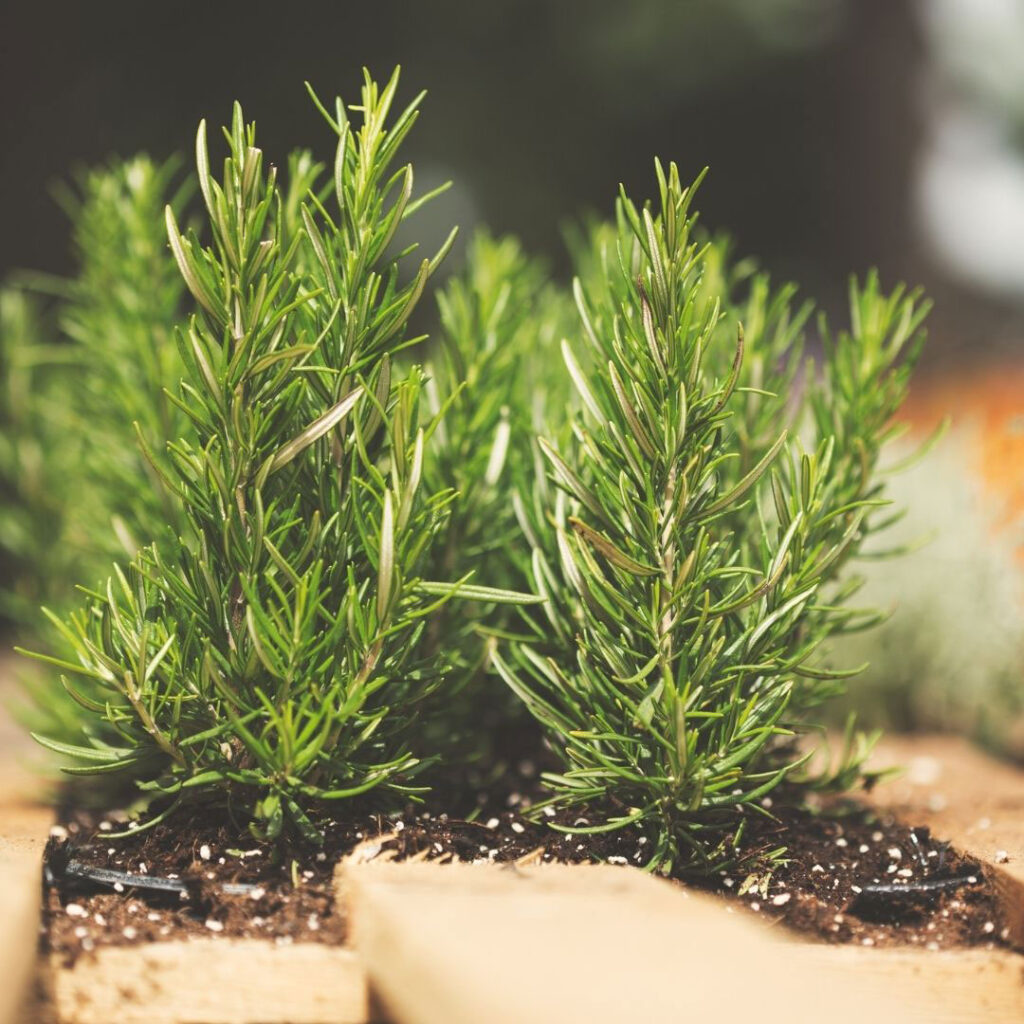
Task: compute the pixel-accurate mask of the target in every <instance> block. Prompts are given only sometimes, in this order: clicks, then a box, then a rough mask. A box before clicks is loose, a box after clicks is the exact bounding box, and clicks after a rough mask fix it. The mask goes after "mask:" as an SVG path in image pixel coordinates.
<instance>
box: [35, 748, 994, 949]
mask: <svg viewBox="0 0 1024 1024" xmlns="http://www.w3.org/2000/svg"><path fill="white" fill-rule="evenodd" d="M518 774H519V777H520V779H521V782H522V786H521V792H520V791H517V790H516V789H515V788H511V789H510V790H508V791H507V792H506V793H505V795H504V798H503V799H502V800H501V801H500V805H496V804H495V803H493V802H492V798H488V797H485V796H484V795H483V793H481V794H480V796H479V798H478V800H477V804H478V806H477V807H476V809H475V810H476V813H474V814H472V815H467V816H468V817H472V818H473V820H464V819H463V818H449V816H448V815H447V814H445V813H437V812H436V811H433V810H430V809H427V808H425V807H422V806H419V807H416V806H410V807H408V808H406V810H405V812H404V813H403V814H401V815H392V816H381V815H379V814H373V813H370V812H368V811H367V812H365V813H355V814H351V815H350V816H349V817H347V818H346V819H344V820H327V821H323V822H321V823H320V826H321V828H322V829H323V832H324V835H325V843H324V846H323V847H322V849H320V850H319V851H313V852H310V851H309V850H308V849H303V850H302V851H296V852H295V853H294V854H292V853H289V852H287V851H285V852H283V853H282V852H281V851H280V850H275V848H274V847H273V846H272V845H269V844H266V843H260V842H257V841H255V840H254V839H253V838H252V837H251V835H249V834H248V832H246V831H245V830H244V829H242V828H240V827H239V826H238V825H235V824H232V823H231V822H230V820H228V819H227V818H226V817H225V816H223V815H214V814H210V813H201V812H194V813H193V814H192V816H191V817H189V816H188V815H186V814H179V815H178V816H177V817H176V818H174V819H173V820H172V821H170V822H168V823H165V824H162V825H158V826H157V827H155V828H153V829H151V830H148V831H145V832H140V834H139V835H137V836H128V837H126V838H123V839H115V838H112V837H111V834H112V833H113V832H118V831H122V830H123V829H124V828H125V824H124V820H123V819H121V820H115V818H95V817H90V816H88V815H86V814H83V813H70V814H65V815H64V816H63V819H64V820H63V824H62V825H59V826H57V827H56V828H55V829H54V835H53V837H52V838H51V841H50V844H49V846H48V847H47V871H48V882H47V884H46V886H45V887H44V896H43V905H44V915H43V925H42V937H41V940H42V945H43V948H44V949H45V950H47V951H51V952H55V953H57V954H60V955H61V956H62V957H63V958H64V959H65V961H66V962H68V963H71V962H73V961H74V960H75V959H76V958H77V957H78V956H79V955H81V954H82V953H89V952H90V951H92V950H95V949H97V948H99V947H101V946H110V945H128V944H133V943H139V942H148V941H154V940H162V939H173V938H185V937H188V936H198V935H203V936H207V937H209V936H211V935H223V936H231V937H250V938H255V937H258V938H265V939H270V940H273V941H276V942H278V943H290V942H326V943H341V942H343V941H344V938H345V932H346V922H345V919H344V914H343V911H342V910H341V908H339V907H338V906H336V905H335V902H334V893H333V884H332V883H333V874H334V867H335V865H336V864H337V862H338V861H339V860H341V859H342V858H343V857H345V856H347V855H350V854H353V852H354V856H356V857H358V858H362V859H373V858H387V859H395V860H402V859H409V858H416V859H424V860H434V861H447V862H450V861H462V862H470V863H507V862H509V861H518V862H520V863H522V864H529V863H538V862H551V861H557V862H562V863H582V862H588V861H595V860H597V861H605V862H607V863H611V864H622V865H625V864H632V865H635V866H642V865H643V864H644V863H645V862H646V861H647V860H648V858H649V854H648V852H647V850H646V849H645V847H646V846H647V840H646V839H645V838H644V837H643V836H642V835H641V834H640V833H639V832H638V831H636V830H635V829H632V828H631V829H626V830H622V831H620V832H617V833H609V834H602V835H587V836H581V835H567V834H564V833H560V832H557V831H555V830H553V829H551V828H550V827H548V825H550V824H552V823H554V824H566V825H585V824H589V822H588V820H587V819H586V817H585V816H581V815H579V814H576V815H573V816H571V817H569V818H564V817H562V816H561V815H557V816H556V815H555V814H550V816H544V817H542V820H541V823H533V822H531V821H529V820H527V818H526V817H524V814H523V812H524V811H525V810H526V808H527V805H528V803H529V797H528V796H524V795H523V793H529V792H530V790H531V789H532V788H533V786H532V783H533V777H534V774H535V773H534V770H533V768H532V765H530V764H529V763H525V764H523V765H521V766H520V769H519V773H518ZM777 799H778V798H777ZM765 804H766V808H765V809H766V810H770V812H771V813H770V815H766V816H764V818H763V819H762V821H761V822H760V823H759V824H758V825H757V826H756V828H755V829H753V830H751V831H750V832H749V833H748V838H747V841H746V842H747V845H748V846H749V848H750V849H751V850H752V851H755V850H762V851H768V850H771V849H775V848H777V847H780V846H785V847H787V850H788V853H787V859H786V861H785V862H784V863H782V864H781V865H778V866H776V867H775V868H774V870H773V871H772V872H771V873H770V875H768V874H766V875H762V876H755V875H749V876H744V875H743V874H742V873H734V874H728V873H722V874H720V875H718V876H716V877H715V878H714V879H712V880H711V881H710V882H708V881H706V880H705V881H702V882H700V883H698V884H699V887H701V888H704V889H710V890H711V891H712V892H715V893H717V894H719V895H720V896H721V897H722V899H723V900H725V901H727V904H728V909H729V910H730V911H733V912H739V913H754V914H757V915H759V916H761V917H765V918H768V919H770V920H772V921H774V922H778V923H781V924H783V925H785V926H789V927H792V928H794V929H796V930H798V931H800V932H803V933H811V934H813V935H815V936H817V937H818V938H820V939H823V940H825V941H827V942H852V943H860V944H863V945H867V946H892V945H916V946H922V947H926V948H929V949H944V948H951V947H958V946H979V945H980V946H984V947H989V948H992V947H995V946H997V945H1001V944H1003V943H1004V941H1005V938H1006V932H1005V930H1004V928H1003V925H1002V923H1001V921H1000V918H999V913H998V906H997V902H996V899H995V895H994V891H993V888H992V885H991V882H990V880H989V879H988V878H987V877H986V875H985V872H984V870H983V869H982V868H981V867H980V866H979V865H977V864H974V863H972V862H969V861H967V860H965V859H964V858H963V857H962V856H960V855H959V854H958V853H957V852H956V851H954V850H951V849H949V848H948V847H947V846H946V844H944V843H942V842H940V841H936V839H935V838H933V837H932V836H930V835H929V834H928V832H927V830H926V829H913V828H911V827H908V826H907V825H904V824H902V823H900V822H898V821H895V820H892V819H886V818H879V817H877V816H876V815H875V814H874V813H873V812H870V811H867V810H865V809H863V808H862V807H858V806H854V805H850V804H837V805H833V806H831V807H829V808H826V809H824V810H820V811H818V812H813V813H812V812H811V811H809V810H807V809H794V808H787V807H772V805H771V801H770V800H766V801H765ZM595 821H596V819H595ZM95 869H103V870H107V871H113V872H119V873H126V874H128V875H131V876H135V877H133V878H132V879H131V880H127V879H123V880H121V881H120V882H118V881H117V880H116V878H117V877H120V876H115V877H113V878H111V877H108V878H106V879H105V880H104V881H103V882H102V883H97V882H96V881H95V880H90V879H88V878H83V877H81V875H82V874H83V873H85V874H88V873H89V872H93V871H95ZM138 876H143V878H145V879H151V880H161V879H163V880H165V881H164V882H163V883H162V884H164V885H169V886H177V887H178V888H179V889H180V890H181V891H162V892H161V891H151V890H149V889H147V888H145V887H144V885H143V884H142V878H140V877H138ZM922 883H923V884H922ZM157 884H161V883H159V882H158V883H157ZM683 884H692V883H687V882H685V881H684V882H683ZM225 886H227V887H228V888H229V891H225ZM231 887H235V889H234V890H232V889H231Z"/></svg>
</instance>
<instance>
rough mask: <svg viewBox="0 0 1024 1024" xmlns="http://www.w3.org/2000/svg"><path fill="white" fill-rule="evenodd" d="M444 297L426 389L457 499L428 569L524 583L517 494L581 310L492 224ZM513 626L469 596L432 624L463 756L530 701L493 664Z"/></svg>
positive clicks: (449, 730)
mask: <svg viewBox="0 0 1024 1024" xmlns="http://www.w3.org/2000/svg"><path fill="white" fill-rule="evenodd" d="M437 303H438V310H439V320H440V324H439V346H438V349H437V352H436V354H435V357H434V358H433V359H432V360H431V362H430V363H429V364H428V366H427V372H428V374H429V381H428V384H427V394H428V397H429V402H430V409H431V411H432V412H433V413H434V414H435V415H436V416H437V417H438V424H437V429H436V430H435V431H434V435H433V438H432V443H431V446H430V456H431V457H430V459H429V460H428V466H427V474H426V478H427V480H428V482H431V483H434V484H435V486H437V487H444V486H447V487H451V488H454V490H455V491H456V495H455V497H454V499H453V502H452V505H451V509H450V514H449V517H448V520H447V522H446V524H445V527H444V530H443V532H442V535H441V537H440V538H439V542H438V543H437V544H435V545H434V546H433V548H432V549H431V551H432V555H431V557H432V565H431V573H432V575H433V576H434V577H435V578H437V579H459V578H462V577H465V576H467V575H469V574H470V573H473V572H475V573H477V574H478V575H479V577H480V578H482V579H486V580H487V581H488V583H490V584H492V585H495V586H499V587H503V588H506V589H510V590H520V589H522V588H523V587H527V586H528V585H529V579H528V576H527V573H526V571H525V570H526V565H525V564H524V562H523V559H522V558H521V557H520V544H519V537H520V532H519V527H518V524H517V522H516V517H515V511H514V507H513V502H512V501H511V500H510V496H511V494H512V493H513V491H514V489H515V488H516V487H517V486H521V485H522V484H523V482H524V481H525V480H526V479H527V478H528V477H529V475H530V474H531V472H532V459H531V454H530V443H531V438H532V437H533V436H534V435H535V434H536V433H537V431H539V430H541V429H543V428H544V426H545V418H546V416H547V410H548V409H549V408H550V409H555V408H558V407H561V409H563V410H564V407H565V403H566V401H567V400H568V398H569V394H568V391H569V389H568V387H567V386H566V381H565V377H564V375H563V374H560V373H557V372H556V373H554V374H552V373H551V372H550V370H551V369H552V367H553V366H557V363H556V360H557V343H558V338H559V337H561V334H562V333H563V332H564V330H565V329H566V328H567V327H568V325H569V323H570V317H571V311H572V306H571V303H570V301H569V300H568V298H567V296H565V295H564V293H563V292H562V291H560V290H559V289H557V288H555V287H554V286H552V285H551V284H549V283H548V281H547V278H546V275H545V274H544V271H543V268H542V267H541V266H540V265H539V264H538V263H536V262H534V261H531V260H530V259H529V258H528V257H527V256H526V254H525V253H524V252H523V250H522V247H521V246H520V244H519V243H518V242H517V241H516V240H515V239H513V238H509V237H506V238H501V239H496V238H493V237H491V236H490V235H488V234H487V233H486V232H479V233H478V234H477V235H476V236H475V237H474V238H473V240H472V242H471V243H470V245H469V248H468V251H467V256H466V269H465V271H464V272H463V273H462V274H459V275H456V276H454V277H452V278H451V279H450V281H449V282H448V283H447V284H446V286H445V287H444V288H443V289H442V290H441V291H439V292H438V295H437ZM443 396H444V397H443ZM561 415H562V416H563V417H564V412H563V413H562V414H561ZM514 626H515V623H514V620H511V619H510V617H509V607H508V606H507V605H496V606H490V607H488V606H486V605H482V604H479V603H466V602H460V603H458V604H451V605H448V606H447V607H446V608H444V609H443V610H441V611H440V613H439V614H438V615H437V616H435V617H434V619H433V621H432V622H431V624H430V627H429V629H428V631H427V635H426V638H425V639H426V642H427V645H428V656H430V657H437V656H440V655H441V654H443V653H445V652H447V654H448V656H450V657H453V658H454V659H455V661H456V664H457V674H456V682H455V685H454V687H453V688H449V690H447V691H446V692H445V694H444V700H445V702H446V704H447V707H446V709H445V713H444V715H443V722H442V726H443V731H444V733H445V737H443V738H442V737H439V738H438V742H441V743H445V744H446V745H447V746H448V747H449V749H450V750H451V752H452V754H454V755H459V754H461V755H462V756H466V755H470V756H473V755H476V756H485V755H488V754H493V753H494V743H493V741H494V740H495V738H496V736H497V734H498V733H500V732H501V731H503V730H507V729H508V728H509V725H510V719H512V718H514V717H515V716H516V715H517V714H521V711H522V705H521V704H520V703H519V702H518V701H516V700H515V699H514V698H512V696H511V694H509V692H508V690H507V689H506V688H504V687H503V686H501V684H500V683H498V684H497V685H496V686H494V685H493V676H491V675H489V674H487V673H486V671H485V669H486V668H487V665H488V662H489V653H490V651H491V650H492V649H493V646H494V643H495V637H496V635H498V634H504V633H506V632H507V631H508V629H509V628H513V627H514ZM456 694H457V695H458V696H457V699H454V700H453V697H456Z"/></svg>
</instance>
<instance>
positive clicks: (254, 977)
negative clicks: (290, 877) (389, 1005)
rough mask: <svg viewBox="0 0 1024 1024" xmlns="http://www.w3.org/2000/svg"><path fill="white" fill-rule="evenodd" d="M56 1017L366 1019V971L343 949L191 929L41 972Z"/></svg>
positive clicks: (89, 1022)
mask: <svg viewBox="0 0 1024 1024" xmlns="http://www.w3.org/2000/svg"><path fill="white" fill-rule="evenodd" d="M46 984H47V987H48V989H49V997H50V1003H51V1005H52V1006H53V1008H54V1009H55V1011H56V1018H57V1020H58V1021H59V1022H60V1024H111V1022H112V1021H117V1022H118V1024H197V1022H210V1024H212V1022H217V1024H248V1022H250V1021H270V1022H279V1021H289V1022H291V1024H367V1021H369V1020H371V1012H370V999H369V993H368V987H367V983H366V976H365V973H364V972H363V969H362V967H361V965H360V964H359V962H358V960H357V959H356V956H355V954H354V953H353V952H352V951H351V950H348V949H341V948H339V947H335V946H325V945H322V944H319V943H312V942H306V943H296V944H294V945H291V944H289V945H276V944H274V943H272V942H264V941H260V940H256V939H245V940H237V939H216V938H211V939H195V940H192V941H188V942H181V941H174V942H154V943H150V944H148V945H145V946H114V947H105V948H103V949H99V950H97V951H96V953H95V954H94V955H92V956H88V957H82V958H81V959H80V960H79V961H78V962H77V963H76V964H75V965H74V967H71V968H67V967H63V966H61V965H60V964H59V963H58V962H56V961H53V963H52V970H51V974H50V977H49V978H48V979H47V983H46Z"/></svg>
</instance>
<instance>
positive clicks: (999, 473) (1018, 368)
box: [902, 363, 1024, 564]
mask: <svg viewBox="0 0 1024 1024" xmlns="http://www.w3.org/2000/svg"><path fill="white" fill-rule="evenodd" d="M946 416H951V417H952V430H953V432H954V433H955V434H957V435H959V436H961V437H963V438H965V440H966V456H967V459H968V465H967V469H968V470H969V471H972V472H973V473H974V474H975V476H976V479H977V481H978V482H979V483H980V484H981V486H982V488H983V493H984V498H985V503H986V506H987V507H988V509H989V511H990V513H991V525H992V528H993V529H994V530H996V531H998V532H1000V533H1001V532H1003V531H1004V530H1020V528H1021V526H1022V525H1024V364H1016V365H1015V364H999V363H996V364H989V365H986V366H982V367H979V368H971V369H969V370H958V371H955V372H951V371H947V372H945V373H943V374H937V375H934V376H932V377H930V378H929V377H925V378H922V379H921V380H920V381H918V382H917V383H916V384H912V385H911V389H910V395H909V397H908V399H907V403H906V405H905V406H904V409H903V413H902V417H903V418H904V419H905V420H906V421H907V422H909V424H910V425H911V428H912V432H913V434H915V435H920V436H926V435H927V434H928V433H929V432H930V431H932V430H934V429H935V427H936V425H937V424H938V423H940V422H941V421H942V419H943V418H944V417H946ZM1012 540H1013V541H1014V546H1015V550H1016V552H1017V558H1018V560H1019V561H1020V562H1021V564H1024V530H1021V536H1020V537H1019V538H1012Z"/></svg>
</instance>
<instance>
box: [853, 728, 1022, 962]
mask: <svg viewBox="0 0 1024 1024" xmlns="http://www.w3.org/2000/svg"><path fill="white" fill-rule="evenodd" d="M890 766H902V768H903V773H902V774H901V775H900V776H898V777H896V778H894V779H891V780H889V781H887V782H883V783H880V784H879V785H878V786H876V787H875V789H874V790H873V791H872V793H871V794H870V796H869V797H868V799H869V800H870V801H871V802H872V803H873V804H874V805H875V806H877V807H880V808H885V809H887V810H892V811H894V812H895V813H896V814H898V815H899V816H900V817H901V818H902V819H903V820H904V821H905V822H906V823H907V824H909V825H927V826H928V827H929V828H930V829H931V830H932V833H933V834H934V835H935V836H936V837H937V838H939V839H948V840H949V841H950V842H952V843H953V845H954V846H956V847H957V848H958V849H960V850H962V851H963V852H964V853H967V854H970V855H971V856H973V857H976V858H977V859H978V860H980V861H982V862H984V863H985V864H986V865H988V867H989V870H990V872H991V874H992V877H993V879H994V880H995V885H996V890H997V892H998V894H999V901H1000V906H1001V909H1002V913H1003V920H1002V922H1001V927H1005V928H1008V929H1009V938H1010V941H1011V942H1013V943H1014V944H1015V945H1016V946H1017V947H1018V948H1020V949H1024V772H1022V771H1021V770H1020V769H1018V768H1015V767H1013V766H1012V765H1009V764H1006V763H1003V762H1000V761H996V760H994V759H993V758H991V757H988V756H987V755H986V754H984V753H982V752H981V751H980V750H978V749H977V748H975V747H973V746H971V745H970V744H969V743H968V742H967V741H965V740H962V739H959V738H957V737H953V736H886V737H884V738H883V739H882V741H881V742H880V743H879V745H878V747H877V748H876V750H875V752H874V755H873V757H872V760H871V767H872V768H886V767H890Z"/></svg>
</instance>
